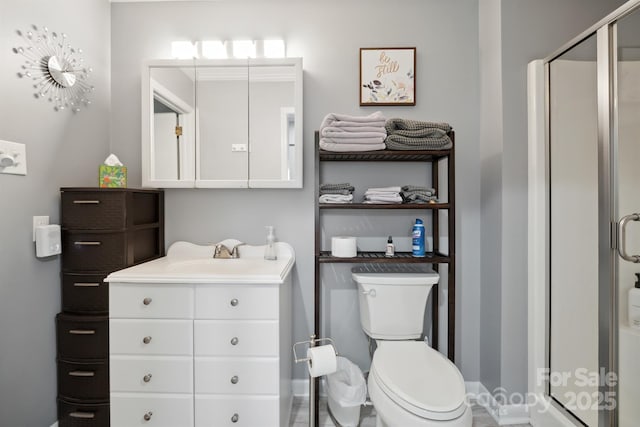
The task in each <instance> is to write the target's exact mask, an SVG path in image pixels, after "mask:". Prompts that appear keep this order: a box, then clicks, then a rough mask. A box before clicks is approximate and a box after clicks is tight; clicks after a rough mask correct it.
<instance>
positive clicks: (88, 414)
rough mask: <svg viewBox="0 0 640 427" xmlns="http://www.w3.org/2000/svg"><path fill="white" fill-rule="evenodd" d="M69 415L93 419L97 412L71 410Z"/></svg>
mask: <svg viewBox="0 0 640 427" xmlns="http://www.w3.org/2000/svg"><path fill="white" fill-rule="evenodd" d="M69 416H70V417H71V418H84V419H91V418H95V417H96V414H95V413H94V412H71V413H70V414H69Z"/></svg>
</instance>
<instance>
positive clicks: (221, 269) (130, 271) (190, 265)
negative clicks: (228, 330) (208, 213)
mask: <svg viewBox="0 0 640 427" xmlns="http://www.w3.org/2000/svg"><path fill="white" fill-rule="evenodd" d="M221 243H223V244H225V245H227V247H229V248H232V247H233V246H234V244H236V243H239V242H238V241H236V240H231V239H228V240H225V241H223V242H221ZM214 246H215V245H209V246H200V245H195V244H193V243H188V242H176V243H174V244H173V245H171V247H170V248H169V250H168V251H167V256H165V257H162V258H158V259H156V260H153V261H149V262H145V263H143V264H138V265H136V266H133V267H129V268H125V269H123V270H119V271H115V272H113V273H111V274H109V276H107V278H106V279H105V282H109V283H125V282H126V283H185V284H188V283H212V284H213V283H215V284H221V283H226V284H242V283H247V284H255V283H265V284H279V283H283V282H284V281H285V279H286V277H287V275H288V274H289V273H290V271H291V269H292V268H293V264H294V263H295V253H294V251H293V248H292V247H291V245H289V244H288V243H284V242H277V243H276V244H275V246H276V252H277V259H276V260H274V261H270V260H265V259H264V249H265V246H249V245H243V246H240V247H239V248H238V249H239V253H240V257H239V258H235V259H222V258H216V259H214V258H213V250H214Z"/></svg>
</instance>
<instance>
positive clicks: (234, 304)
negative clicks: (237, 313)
mask: <svg viewBox="0 0 640 427" xmlns="http://www.w3.org/2000/svg"><path fill="white" fill-rule="evenodd" d="M238 303H239V301H238V299H237V298H234V299H232V300H231V306H232V307H236V306H237V305H238Z"/></svg>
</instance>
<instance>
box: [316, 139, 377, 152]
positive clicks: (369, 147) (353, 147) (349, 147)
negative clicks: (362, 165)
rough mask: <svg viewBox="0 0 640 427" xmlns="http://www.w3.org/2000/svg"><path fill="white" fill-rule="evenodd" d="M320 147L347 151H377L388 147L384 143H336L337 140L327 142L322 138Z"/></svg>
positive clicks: (328, 149)
mask: <svg viewBox="0 0 640 427" xmlns="http://www.w3.org/2000/svg"><path fill="white" fill-rule="evenodd" d="M320 148H322V149H323V150H326V151H335V152H345V151H377V150H384V149H385V148H387V146H386V145H384V143H381V144H345V143H340V144H336V143H335V142H326V141H323V140H322V139H321V140H320Z"/></svg>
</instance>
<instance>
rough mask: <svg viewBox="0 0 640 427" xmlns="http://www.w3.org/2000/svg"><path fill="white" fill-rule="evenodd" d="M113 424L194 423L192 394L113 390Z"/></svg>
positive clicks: (166, 426) (182, 426)
mask: <svg viewBox="0 0 640 427" xmlns="http://www.w3.org/2000/svg"><path fill="white" fill-rule="evenodd" d="M145 418H148V420H147V419H145ZM111 425H112V426H114V427H139V426H146V425H149V426H153V427H192V426H193V398H192V397H191V395H190V394H184V395H183V394H162V393H111Z"/></svg>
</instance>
